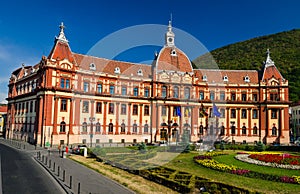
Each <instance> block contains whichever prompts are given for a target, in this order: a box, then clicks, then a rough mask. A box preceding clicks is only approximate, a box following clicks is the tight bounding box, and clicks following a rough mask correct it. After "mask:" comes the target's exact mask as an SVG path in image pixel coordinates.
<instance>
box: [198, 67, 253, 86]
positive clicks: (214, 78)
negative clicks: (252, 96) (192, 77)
mask: <svg viewBox="0 0 300 194" xmlns="http://www.w3.org/2000/svg"><path fill="white" fill-rule="evenodd" d="M194 73H195V74H196V77H198V79H199V81H201V82H202V81H204V80H203V76H204V75H206V76H207V82H208V83H229V84H245V83H252V84H255V83H256V84H257V83H259V78H258V71H256V70H220V69H196V70H194ZM224 76H227V78H228V81H227V82H226V81H224ZM246 76H248V78H249V80H250V81H249V82H245V77H246Z"/></svg>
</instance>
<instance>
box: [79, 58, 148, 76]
mask: <svg viewBox="0 0 300 194" xmlns="http://www.w3.org/2000/svg"><path fill="white" fill-rule="evenodd" d="M73 55H74V57H75V60H76V62H77V64H78V66H79V68H80V69H82V70H90V64H92V63H93V64H95V67H96V71H97V72H103V73H108V74H111V75H115V68H117V67H119V68H120V75H126V76H134V77H141V78H149V77H150V76H151V65H145V64H137V63H129V62H122V61H115V60H109V59H104V58H98V57H93V56H87V55H82V54H77V53H73ZM139 70H142V73H143V75H142V76H138V74H137V72H138V71H139Z"/></svg>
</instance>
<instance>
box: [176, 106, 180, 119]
mask: <svg viewBox="0 0 300 194" xmlns="http://www.w3.org/2000/svg"><path fill="white" fill-rule="evenodd" d="M176 113H177V116H179V117H181V110H180V106H176Z"/></svg>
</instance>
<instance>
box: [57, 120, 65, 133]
mask: <svg viewBox="0 0 300 194" xmlns="http://www.w3.org/2000/svg"><path fill="white" fill-rule="evenodd" d="M59 132H66V122H65V121H62V122H60V129H59Z"/></svg>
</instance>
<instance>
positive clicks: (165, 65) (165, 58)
mask: <svg viewBox="0 0 300 194" xmlns="http://www.w3.org/2000/svg"><path fill="white" fill-rule="evenodd" d="M173 50H175V51H176V56H172V55H171V52H172V51H173ZM156 68H157V70H167V71H168V70H169V71H181V72H193V68H192V64H191V62H190V60H189V58H188V57H187V56H186V55H185V54H184V52H182V51H181V50H180V49H178V48H176V47H174V48H173V47H164V48H162V49H161V51H160V52H159V55H158V57H157V60H156Z"/></svg>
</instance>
